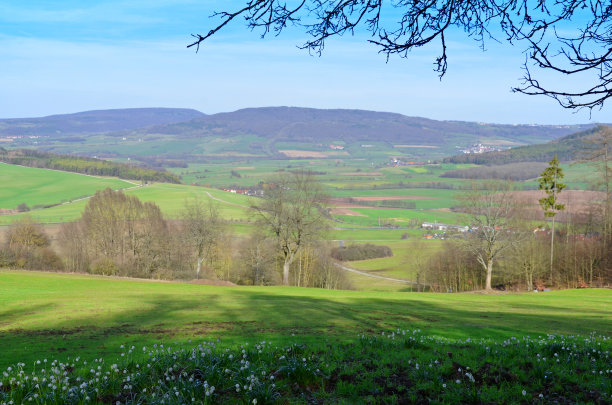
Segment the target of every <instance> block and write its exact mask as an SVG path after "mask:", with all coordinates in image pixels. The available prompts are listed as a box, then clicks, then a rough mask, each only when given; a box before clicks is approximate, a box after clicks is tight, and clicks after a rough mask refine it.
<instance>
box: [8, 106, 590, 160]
mask: <svg viewBox="0 0 612 405" xmlns="http://www.w3.org/2000/svg"><path fill="white" fill-rule="evenodd" d="M591 127H592V126H591V125H569V126H565V125H557V126H554V125H542V126H540V125H500V124H486V123H475V122H462V121H436V120H431V119H427V118H419V117H408V116H404V115H401V114H395V113H388V112H375V111H363V110H341V109H336V110H321V109H313V108H297V107H265V108H247V109H243V110H238V111H234V112H227V113H218V114H211V115H205V114H202V113H200V112H197V111H195V110H180V109H129V110H108V111H89V112H83V113H77V114H68V115H56V116H51V117H43V118H31V119H10V120H0V142H2V144H3V145H5V147H7V148H22V147H28V148H35V149H37V150H44V151H48V152H55V153H62V154H76V155H81V156H83V155H85V156H92V157H96V156H98V157H104V158H116V159H122V158H123V159H127V158H130V159H137V160H140V161H142V162H147V163H148V164H149V165H155V166H165V167H171V166H176V165H179V166H182V167H184V165H185V162H201V161H202V160H203V159H227V158H228V157H248V158H254V159H268V158H270V157H275V158H279V159H287V158H312V157H323V158H336V157H338V156H342V155H345V156H349V155H350V156H352V157H356V158H367V159H379V160H385V161H386V160H388V159H389V156H399V157H410V159H411V160H430V159H440V158H442V157H444V156H448V155H450V154H453V153H455V152H456V150H457V148H463V147H467V146H469V145H471V144H474V143H478V142H480V143H483V144H486V145H491V146H520V145H526V144H533V143H538V142H547V141H550V140H553V139H557V138H560V137H563V136H566V135H569V134H572V133H575V132H577V131H582V130H586V129H589V128H591ZM17 137H19V138H17ZM331 144H334V145H339V146H337V149H333V148H331V147H330V145H331ZM364 145H365V146H364ZM304 151H305V152H306V153H304Z"/></svg>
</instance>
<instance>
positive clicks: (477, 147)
mask: <svg viewBox="0 0 612 405" xmlns="http://www.w3.org/2000/svg"><path fill="white" fill-rule="evenodd" d="M506 149H510V148H509V147H494V146H487V145H483V144H481V143H475V144H473V145H472V146H469V147H467V148H465V149H461V152H463V153H465V154H471V153H474V154H478V153H486V152H499V151H502V150H506Z"/></svg>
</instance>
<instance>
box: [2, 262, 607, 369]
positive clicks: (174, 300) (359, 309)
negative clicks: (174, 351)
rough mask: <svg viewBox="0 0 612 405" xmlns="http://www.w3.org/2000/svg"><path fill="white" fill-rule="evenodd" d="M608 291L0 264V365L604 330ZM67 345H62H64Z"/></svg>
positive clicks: (605, 331) (604, 332)
mask: <svg viewBox="0 0 612 405" xmlns="http://www.w3.org/2000/svg"><path fill="white" fill-rule="evenodd" d="M610 308H612V292H611V291H610V290H572V291H559V292H551V293H546V294H533V293H531V294H504V295H477V294H405V293H394V292H358V291H328V290H319V289H304V288H293V287H213V286H204V285H193V284H184V283H164V282H153V281H136V280H120V279H111V278H103V277H93V276H86V275H72V274H53V273H40V272H26V271H6V270H5V271H0V320H1V322H0V347H2V348H3V353H2V354H3V355H2V356H1V357H0V367H3V366H6V365H8V364H11V363H15V362H18V361H23V362H27V363H28V364H29V363H30V362H31V361H33V360H36V359H39V358H40V357H41V356H49V357H51V358H52V357H60V358H62V357H65V356H72V357H74V356H77V355H81V356H83V357H86V358H94V357H103V358H107V359H108V358H113V357H114V356H116V355H117V353H118V351H119V350H120V349H119V346H120V345H121V344H138V345H147V346H149V345H151V344H153V343H159V342H168V341H183V342H184V341H186V340H188V339H198V340H202V339H215V338H217V337H223V339H224V341H225V342H227V343H228V344H232V343H236V342H243V341H257V340H262V339H265V340H268V339H271V340H272V341H274V342H278V343H286V342H289V341H290V340H291V339H292V335H296V336H298V337H299V339H300V341H302V342H304V343H308V342H313V343H317V342H318V343H321V342H323V341H325V340H327V339H332V340H341V341H344V340H346V339H348V338H352V337H354V336H355V335H356V334H357V333H360V332H363V331H378V330H381V329H387V328H396V327H410V328H421V329H423V330H425V331H426V332H427V333H428V334H431V335H439V336H444V337H447V338H466V337H472V338H495V339H503V338H508V337H510V336H522V335H527V334H531V335H534V334H535V335H537V334H546V333H563V334H583V333H586V332H588V331H597V332H599V333H601V334H604V335H608V336H609V335H610V334H611V333H612V313H611V311H610ZM68 351H69V352H68Z"/></svg>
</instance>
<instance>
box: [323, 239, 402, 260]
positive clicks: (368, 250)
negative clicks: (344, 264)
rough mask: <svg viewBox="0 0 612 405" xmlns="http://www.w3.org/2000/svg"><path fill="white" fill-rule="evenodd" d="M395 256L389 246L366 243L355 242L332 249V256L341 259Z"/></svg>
mask: <svg viewBox="0 0 612 405" xmlns="http://www.w3.org/2000/svg"><path fill="white" fill-rule="evenodd" d="M390 256H393V252H392V251H391V248H390V247H389V246H383V245H373V244H371V243H366V244H354V245H350V246H346V247H337V248H333V249H332V250H331V257H333V258H334V259H336V260H341V261H354V260H366V259H378V258H380V257H390Z"/></svg>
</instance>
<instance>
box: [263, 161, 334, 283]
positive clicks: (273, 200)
mask: <svg viewBox="0 0 612 405" xmlns="http://www.w3.org/2000/svg"><path fill="white" fill-rule="evenodd" d="M268 186H269V187H268V189H267V190H266V191H265V194H264V198H263V199H262V201H261V203H260V204H258V205H255V206H253V208H254V209H255V210H256V211H257V213H258V214H259V220H260V223H261V224H262V226H263V227H265V229H267V231H268V232H270V233H271V234H272V236H273V237H274V239H275V241H276V246H277V249H278V252H279V253H280V255H281V256H282V260H283V284H285V285H288V284H289V269H290V266H291V264H292V263H293V261H294V260H295V258H296V255H297V253H298V252H299V251H300V250H301V249H302V248H303V247H304V246H305V245H306V244H307V243H308V242H310V241H313V240H317V239H319V238H320V237H321V235H322V233H323V232H324V231H325V230H326V229H327V220H326V218H325V216H324V215H323V209H322V207H321V204H322V203H323V201H324V200H325V196H324V194H323V193H322V191H321V188H320V186H319V184H318V183H317V182H316V180H315V179H314V176H313V175H312V174H311V173H310V172H301V171H300V172H289V173H283V174H281V175H279V176H278V177H277V178H275V179H273V180H272V181H270V182H269V183H268Z"/></svg>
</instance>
